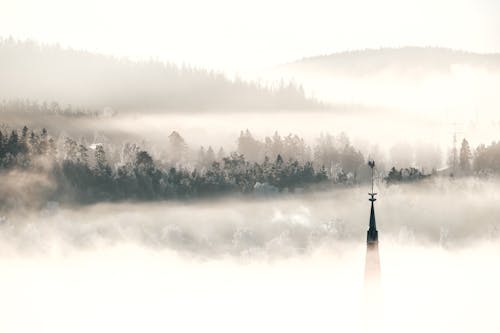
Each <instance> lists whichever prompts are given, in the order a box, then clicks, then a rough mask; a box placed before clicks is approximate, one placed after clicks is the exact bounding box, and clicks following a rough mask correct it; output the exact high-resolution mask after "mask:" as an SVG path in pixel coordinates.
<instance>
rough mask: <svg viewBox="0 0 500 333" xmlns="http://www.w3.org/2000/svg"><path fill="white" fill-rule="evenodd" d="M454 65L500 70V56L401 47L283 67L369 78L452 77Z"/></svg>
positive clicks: (436, 48) (435, 48) (297, 62)
mask: <svg viewBox="0 0 500 333" xmlns="http://www.w3.org/2000/svg"><path fill="white" fill-rule="evenodd" d="M453 65H467V66H472V67H477V68H484V69H486V70H500V54H498V53H492V54H481V53H473V52H465V51H459V50H452V49H447V48H439V47H401V48H380V49H366V50H356V51H346V52H339V53H333V54H329V55H321V56H315V57H309V58H303V59H301V60H298V61H295V62H292V63H288V64H284V65H282V66H280V67H281V68H284V69H289V70H302V71H312V72H321V73H322V74H323V75H326V74H332V75H335V74H340V75H354V76H357V75H359V76H367V75H374V74H377V73H380V72H384V71H392V72H394V73H399V74H402V75H420V74H424V73H430V72H437V73H443V74H446V73H450V72H451V70H452V66H453Z"/></svg>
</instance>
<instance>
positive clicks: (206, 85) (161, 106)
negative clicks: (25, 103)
mask: <svg viewBox="0 0 500 333" xmlns="http://www.w3.org/2000/svg"><path fill="white" fill-rule="evenodd" d="M0 73H2V75H0V100H12V99H30V100H37V101H53V100H56V101H59V102H60V103H61V104H62V105H67V104H71V105H75V106H79V107H81V108H91V109H98V110H99V109H102V108H106V107H108V108H112V109H114V110H116V111H119V112H122V111H129V110H131V111H168V110H196V111H199V110H294V109H300V110H303V109H318V108H324V105H322V104H321V103H318V102H317V101H315V100H312V99H308V98H306V97H305V94H304V91H303V89H302V87H300V86H297V85H295V84H292V83H281V84H280V85H279V86H278V87H276V88H266V87H262V86H261V85H259V84H256V83H252V82H246V81H243V80H241V79H235V80H230V79H228V78H227V77H226V76H224V75H223V74H221V73H218V72H214V71H208V70H204V69H198V68H193V67H188V66H182V67H180V66H177V65H174V64H171V63H163V62H160V61H153V60H151V61H140V62H135V61H131V60H125V59H118V58H114V57H110V56H104V55H100V54H94V53H90V52H86V51H77V50H72V49H66V48H61V47H59V46H54V45H41V44H38V43H36V42H33V41H23V42H19V41H15V40H13V39H11V38H8V39H2V40H0Z"/></svg>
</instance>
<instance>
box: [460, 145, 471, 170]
mask: <svg viewBox="0 0 500 333" xmlns="http://www.w3.org/2000/svg"><path fill="white" fill-rule="evenodd" d="M471 160H472V153H471V150H470V146H469V142H467V140H466V139H463V140H462V147H461V148H460V158H459V166H460V170H461V171H462V172H463V173H469V172H470V171H471Z"/></svg>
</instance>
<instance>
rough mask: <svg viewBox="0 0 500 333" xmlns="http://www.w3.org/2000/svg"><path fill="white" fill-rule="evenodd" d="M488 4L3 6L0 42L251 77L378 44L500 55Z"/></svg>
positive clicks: (499, 25) (497, 24)
mask: <svg viewBox="0 0 500 333" xmlns="http://www.w3.org/2000/svg"><path fill="white" fill-rule="evenodd" d="M499 17H500V1H494V0H473V1H472V0H470V1H466V0H441V1H437V0H420V1H401V0H382V1H373V0H367V1H363V0H353V1H339V0H328V1H322V0H308V1H293V0H286V1H284V0H276V1H270V0H252V1H236V0H212V1H206V0H182V1H168V0H167V1H165V0H163V1H157V0H141V1H134V0H109V1H103V0H79V1H69V0H45V1H38V0H0V34H1V35H2V36H4V37H5V36H13V37H16V38H34V39H36V40H39V41H43V42H58V43H60V44H61V45H63V46H72V47H76V48H84V49H88V50H90V51H99V52H104V53H111V54H114V55H118V56H129V57H139V58H143V57H150V56H153V57H158V58H159V59H162V60H171V61H175V62H186V63H191V64H195V65H203V66H208V67H213V68H221V69H233V70H234V69H240V70H243V69H252V68H258V67H261V66H269V65H273V64H276V63H282V62H287V61H292V60H294V59H296V58H301V57H303V56H311V55H317V54H325V53H331V52H335V51H343V50H350V49H360V48H373V47H375V48H376V47H381V46H404V45H419V46H445V47H451V48H458V49H465V50H471V51H480V52H499V51H500V33H499V31H500V20H498V18H499Z"/></svg>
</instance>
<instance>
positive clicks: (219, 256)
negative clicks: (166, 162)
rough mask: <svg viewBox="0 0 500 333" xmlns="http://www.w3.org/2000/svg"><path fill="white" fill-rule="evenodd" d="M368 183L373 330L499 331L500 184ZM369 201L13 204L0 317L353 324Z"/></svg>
mask: <svg viewBox="0 0 500 333" xmlns="http://www.w3.org/2000/svg"><path fill="white" fill-rule="evenodd" d="M378 192H379V193H380V194H379V200H378V201H377V202H376V215H377V224H378V230H379V239H380V245H379V248H380V258H381V268H382V286H383V299H381V300H380V307H382V308H383V310H384V311H383V315H382V316H383V318H384V324H381V326H380V327H375V331H377V330H378V331H384V332H386V331H390V332H417V331H418V332H421V331H430V332H444V331H460V332H470V331H480V332H496V331H498V330H499V329H500V324H499V322H498V320H497V314H496V305H495V303H496V301H497V300H498V299H499V297H500V288H499V287H498V281H499V278H500V270H499V269H498V267H499V266H498V264H499V263H500V262H499V261H500V260H499V259H498V255H497V254H498V250H500V246H499V245H498V241H499V232H500V206H499V205H498V201H499V200H500V190H499V183H498V182H497V181H492V180H489V181H481V180H473V179H461V180H443V179H441V180H431V181H428V182H423V183H419V184H417V185H401V186H390V187H386V186H382V185H381V186H380V188H379V189H378ZM367 198H368V196H367V189H365V188H364V187H362V188H348V189H344V190H335V191H332V192H322V193H321V192H320V193H314V194H303V195H290V196H275V197H266V198H260V199H257V198H253V199H249V198H246V197H237V198H231V199H227V198H226V199H224V198H221V199H217V200H213V201H190V202H182V203H181V202H168V203H156V204H131V203H123V204H99V205H95V206H87V207H79V208H74V209H73V208H69V207H57V206H56V205H54V204H49V205H48V206H47V208H46V209H45V210H43V211H42V212H39V213H24V214H23V213H22V212H18V213H16V214H14V213H12V214H11V215H9V216H5V217H3V218H2V224H1V225H0V276H1V280H2V283H1V284H0V295H1V298H2V302H0V313H2V318H1V319H0V330H1V331H5V332H21V331H23V332H26V331H37V332H49V331H50V332H68V331H71V332H89V331H101V332H102V331H114V332H137V331H145V332H146V331H147V332H152V331H161V332H164V331H175V332H184V331H202V330H203V331H218V332H235V331H237V332H256V331H260V332H278V331H279V332H291V331H293V332H304V331H311V332H332V331H339V332H349V331H355V330H356V329H357V327H358V326H359V325H360V323H361V322H362V321H363V317H362V315H361V304H360V303H361V293H362V286H363V269H364V260H365V242H366V238H365V237H366V229H367V225H368V215H369V202H368V201H367ZM479 305H481V306H479Z"/></svg>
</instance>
